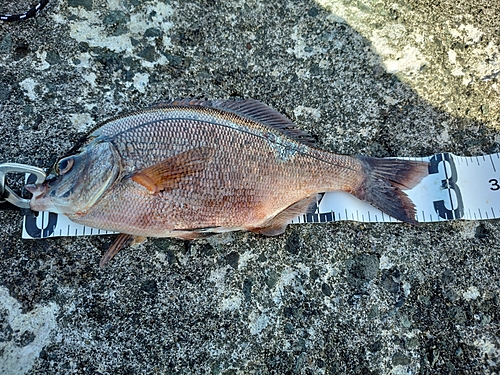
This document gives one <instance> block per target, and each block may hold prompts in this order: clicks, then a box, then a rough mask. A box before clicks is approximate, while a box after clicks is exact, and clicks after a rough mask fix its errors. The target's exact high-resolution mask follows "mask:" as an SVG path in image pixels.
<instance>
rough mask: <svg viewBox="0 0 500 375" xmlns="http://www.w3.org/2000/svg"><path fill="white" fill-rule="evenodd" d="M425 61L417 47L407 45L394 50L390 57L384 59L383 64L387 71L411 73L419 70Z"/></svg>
mask: <svg viewBox="0 0 500 375" xmlns="http://www.w3.org/2000/svg"><path fill="white" fill-rule="evenodd" d="M426 63H427V62H426V60H425V58H424V56H423V55H422V53H421V52H420V51H419V50H418V48H416V47H413V46H410V45H408V46H405V47H404V48H403V50H402V51H398V52H396V54H395V56H394V57H393V58H392V59H388V60H386V61H385V66H386V69H387V71H388V72H389V73H412V72H416V71H419V70H420V69H421V68H422V67H423V66H424V65H425V64H426Z"/></svg>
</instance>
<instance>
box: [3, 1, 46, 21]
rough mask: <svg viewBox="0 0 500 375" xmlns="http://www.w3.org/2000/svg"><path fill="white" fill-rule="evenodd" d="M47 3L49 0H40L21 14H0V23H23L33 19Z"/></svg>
mask: <svg viewBox="0 0 500 375" xmlns="http://www.w3.org/2000/svg"><path fill="white" fill-rule="evenodd" d="M48 3H49V0H40V1H39V2H38V3H37V4H36V5H34V6H33V7H31V8H30V9H29V10H28V11H26V12H24V13H21V14H0V21H5V22H13V21H23V20H27V19H29V18H33V17H35V16H36V15H37V14H38V12H40V11H41V10H42V9H43V8H45V6H46V5H47V4H48Z"/></svg>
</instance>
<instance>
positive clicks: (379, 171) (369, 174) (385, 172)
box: [351, 156, 429, 225]
mask: <svg viewBox="0 0 500 375" xmlns="http://www.w3.org/2000/svg"><path fill="white" fill-rule="evenodd" d="M358 159H359V161H360V162H361V163H362V164H363V168H364V172H365V176H366V177H365V180H364V183H363V184H362V185H361V186H360V187H358V188H357V189H356V190H355V191H352V192H351V193H352V194H354V195H355V196H356V197H358V198H359V199H361V200H364V201H366V202H368V203H370V204H372V205H373V206H375V207H377V208H379V209H380V210H381V211H383V212H385V213H386V214H388V215H390V216H392V217H394V218H395V219H398V220H400V221H404V222H406V223H410V224H414V225H416V224H418V222H417V220H416V219H415V214H416V211H415V205H414V204H413V202H412V201H411V200H410V198H408V196H407V195H406V193H404V192H403V191H402V190H408V189H412V188H413V187H415V186H416V185H417V184H418V183H419V182H420V181H421V180H422V179H423V178H424V177H425V176H427V175H428V174H429V163H427V162H418V161H409V160H398V159H378V158H371V157H366V156H358Z"/></svg>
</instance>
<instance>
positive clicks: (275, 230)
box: [248, 194, 317, 236]
mask: <svg viewBox="0 0 500 375" xmlns="http://www.w3.org/2000/svg"><path fill="white" fill-rule="evenodd" d="M316 202H317V196H316V194H315V195H312V196H310V197H308V198H306V199H303V200H301V201H298V202H295V203H294V204H292V205H290V206H288V207H287V208H285V209H284V210H283V211H281V212H280V213H278V214H277V215H276V216H274V217H273V218H271V219H269V220H268V221H267V222H266V223H265V224H264V225H263V226H261V227H257V228H248V230H250V231H252V232H254V233H260V234H263V235H265V236H277V235H279V234H281V233H283V232H284V231H285V230H286V227H287V226H288V224H290V221H292V220H293V219H295V218H296V217H297V216H299V215H303V214H306V213H309V212H312V211H313V210H314V209H315V208H316Z"/></svg>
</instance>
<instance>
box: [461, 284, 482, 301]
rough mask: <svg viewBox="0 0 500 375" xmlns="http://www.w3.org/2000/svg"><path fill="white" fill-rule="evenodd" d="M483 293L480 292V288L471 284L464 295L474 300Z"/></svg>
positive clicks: (467, 298)
mask: <svg viewBox="0 0 500 375" xmlns="http://www.w3.org/2000/svg"><path fill="white" fill-rule="evenodd" d="M480 295H481V294H480V293H479V290H478V289H477V288H476V287H475V286H470V287H468V288H467V290H466V291H465V292H464V294H463V297H464V298H465V299H466V300H472V299H476V298H477V297H479V296H480Z"/></svg>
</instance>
